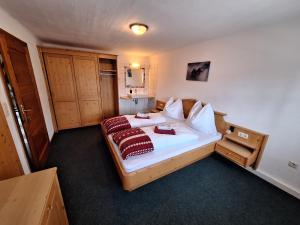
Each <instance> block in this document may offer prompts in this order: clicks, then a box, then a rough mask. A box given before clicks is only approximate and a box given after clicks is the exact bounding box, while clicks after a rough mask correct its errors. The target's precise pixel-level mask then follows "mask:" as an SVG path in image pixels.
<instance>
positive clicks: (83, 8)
mask: <svg viewBox="0 0 300 225" xmlns="http://www.w3.org/2000/svg"><path fill="white" fill-rule="evenodd" d="M0 6H2V7H3V8H4V9H5V10H6V11H7V12H8V13H10V14H11V15H12V16H13V17H15V18H16V19H17V20H19V21H20V22H21V23H23V24H24V25H25V26H26V27H28V28H29V29H30V30H31V31H32V32H33V33H34V34H35V35H36V36H37V37H38V38H40V39H41V40H42V41H44V42H47V43H54V44H63V45H70V46H75V47H85V48H92V49H99V50H108V51H124V52H128V53H132V52H139V53H143V54H146V55H147V54H148V55H149V54H153V53H156V52H160V51H166V50H169V49H174V48H178V47H182V46H185V45H188V44H191V43H194V42H200V41H204V40H207V39H211V38H215V37H219V36H224V35H227V34H230V33H232V32H236V31H239V30H243V29H249V28H251V27H254V26H258V25H264V24H268V23H273V22H276V21H279V20H283V19H286V18H288V17H293V16H296V15H300V1H299V0H227V1H224V0H161V1H159V0H25V1H19V0H0ZM133 22H142V23H146V24H147V25H148V26H149V27H150V29H149V31H148V32H147V33H146V34H145V35H144V36H135V35H134V34H132V33H131V32H130V30H129V24H130V23H133Z"/></svg>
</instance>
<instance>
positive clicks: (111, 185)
mask: <svg viewBox="0 0 300 225" xmlns="http://www.w3.org/2000/svg"><path fill="white" fill-rule="evenodd" d="M53 166H57V167H58V175H59V181H60V185H61V189H62V194H63V197H64V202H65V205H66V209H67V213H68V218H69V222H70V225H100V224H103V225H105V224H113V225H118V224H124V225H125V224H128V225H143V224H145V225H151V224H153V225H158V224H189V225H194V224H202V225H205V224H211V225H225V224H226V225H227V224H228V225H243V224H249V225H250V224H253V225H259V224H261V225H272V224H278V225H284V224H287V225H299V224H300V200H298V199H296V198H294V197H292V196H290V195H288V194H286V193H285V192H283V191H281V190H279V189H277V188H276V187H274V186H272V185H270V184H268V183H267V182H265V181H263V180H261V179H259V178H258V177H256V176H254V175H252V174H251V173H249V172H247V171H245V170H244V169H242V168H239V167H238V166H236V165H234V164H232V163H231V162H229V161H227V160H224V159H222V158H221V157H219V156H217V155H213V156H212V157H209V158H206V159H204V160H202V161H200V162H197V163H195V164H193V165H191V166H189V167H186V168H184V169H182V170H179V171H177V172H175V173H173V174H171V175H169V176H166V177H164V178H161V179H159V180H157V181H155V182H153V183H151V184H148V185H146V186H144V187H142V188H139V189H137V190H135V191H133V192H125V191H123V190H122V187H121V183H120V180H119V177H118V174H117V171H116V169H115V167H114V163H113V161H112V158H111V156H110V153H109V151H108V149H107V147H106V145H105V141H104V139H103V137H102V135H101V130H100V129H99V127H87V128H81V129H74V130H68V131H63V132H60V133H59V134H56V135H55V137H54V139H53V141H52V144H51V149H50V156H49V160H48V167H53Z"/></svg>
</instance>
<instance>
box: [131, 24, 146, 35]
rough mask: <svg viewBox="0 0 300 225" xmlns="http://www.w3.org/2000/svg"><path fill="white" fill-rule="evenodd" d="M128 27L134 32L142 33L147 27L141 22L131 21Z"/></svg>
mask: <svg viewBox="0 0 300 225" xmlns="http://www.w3.org/2000/svg"><path fill="white" fill-rule="evenodd" d="M129 28H130V29H131V30H132V32H133V33H134V34H136V35H143V34H144V33H145V32H146V31H147V30H148V28H149V27H148V26H147V25H146V24H142V23H132V24H130V25H129Z"/></svg>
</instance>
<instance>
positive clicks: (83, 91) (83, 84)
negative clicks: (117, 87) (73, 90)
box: [73, 56, 102, 126]
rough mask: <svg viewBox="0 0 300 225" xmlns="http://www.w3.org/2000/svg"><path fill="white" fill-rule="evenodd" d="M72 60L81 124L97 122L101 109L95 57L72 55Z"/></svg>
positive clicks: (99, 119)
mask: <svg viewBox="0 0 300 225" xmlns="http://www.w3.org/2000/svg"><path fill="white" fill-rule="evenodd" d="M73 62H74V71H75V79H76V84H77V94H78V102H79V108H80V113H81V123H82V125H83V126H87V125H95V124H99V123H100V121H101V119H102V109H101V98H100V83H99V82H100V80H99V76H98V74H97V73H98V61H97V58H96V57H83V56H74V57H73Z"/></svg>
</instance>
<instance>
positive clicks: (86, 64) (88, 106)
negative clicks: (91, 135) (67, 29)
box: [39, 48, 119, 130]
mask: <svg viewBox="0 0 300 225" xmlns="http://www.w3.org/2000/svg"><path fill="white" fill-rule="evenodd" d="M39 50H40V56H41V60H42V65H43V69H44V74H45V76H46V81H47V85H48V93H49V99H50V102H51V103H52V113H53V117H54V118H55V121H53V122H54V124H56V126H57V127H56V128H57V129H56V130H63V129H70V128H77V127H84V126H90V125H96V124H99V123H100V122H101V121H102V120H103V119H105V118H108V117H111V116H114V115H117V114H118V111H119V110H118V79H117V56H115V55H106V54H97V53H91V52H83V51H72V50H65V49H53V48H39Z"/></svg>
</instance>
